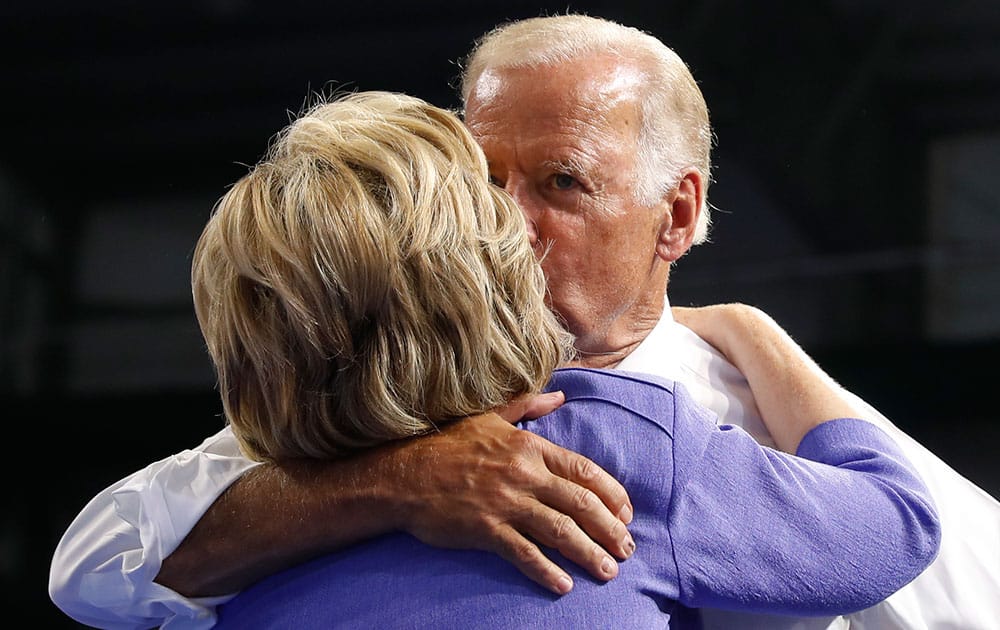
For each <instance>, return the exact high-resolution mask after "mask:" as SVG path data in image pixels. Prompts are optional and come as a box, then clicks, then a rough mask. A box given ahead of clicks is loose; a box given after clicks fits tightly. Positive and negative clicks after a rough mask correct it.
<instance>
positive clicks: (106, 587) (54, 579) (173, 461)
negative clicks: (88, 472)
mask: <svg viewBox="0 0 1000 630" xmlns="http://www.w3.org/2000/svg"><path fill="white" fill-rule="evenodd" d="M256 465H258V464H257V463H256V462H253V461H251V460H249V459H247V458H246V457H244V456H243V455H242V454H241V453H240V450H239V446H238V444H237V442H236V438H235V436H233V434H232V432H231V431H230V430H229V428H228V427H227V428H225V429H223V430H222V431H220V432H219V433H217V434H215V435H213V436H211V437H209V438H208V439H206V440H205V441H204V442H202V443H201V444H200V445H199V446H198V447H197V448H195V449H191V450H186V451H183V452H181V453H178V454H176V455H172V456H170V457H167V458H165V459H162V460H160V461H158V462H155V463H153V464H150V465H149V466H147V467H146V468H144V469H142V470H140V471H138V472H136V473H134V474H132V475H130V476H129V477H126V478H124V479H122V480H120V481H118V482H117V483H115V484H113V485H111V486H110V487H108V488H106V489H105V490H103V491H102V492H101V493H100V494H98V495H97V496H96V497H94V498H93V499H91V501H90V502H89V503H88V504H87V505H86V507H84V509H83V511H81V512H80V514H78V515H77V517H76V518H75V519H74V520H73V522H72V523H71V524H70V526H69V528H68V529H67V530H66V532H65V533H64V534H63V536H62V538H61V539H60V541H59V544H58V546H57V547H56V550H55V553H54V555H53V559H52V565H51V568H50V572H49V596H50V597H51V598H52V601H53V602H54V603H55V604H56V606H58V607H59V608H60V609H61V610H62V611H63V612H64V613H66V614H67V615H69V616H70V617H72V618H73V619H75V620H77V621H79V622H81V623H84V624H88V625H92V626H97V627H101V628H150V627H156V626H161V627H162V628H165V629H169V628H176V627H184V628H209V627H211V626H212V625H213V624H214V623H215V606H217V605H219V604H221V603H223V602H225V601H227V600H228V599H230V598H231V597H232V595H228V596H223V597H212V598H198V599H188V598H185V597H183V596H181V595H180V594H178V593H176V592H174V591H172V590H170V589H168V588H166V587H164V586H161V585H159V584H157V583H156V582H154V581H153V580H154V579H155V578H156V574H157V573H159V571H160V565H161V563H162V562H163V559H164V558H165V557H167V556H168V555H170V553H172V552H173V550H174V549H176V548H177V546H178V545H179V544H180V543H181V541H182V540H183V539H184V537H185V536H186V535H187V534H188V532H190V531H191V529H193V528H194V526H195V524H196V523H197V522H198V520H199V519H200V518H201V516H202V515H203V514H204V513H205V511H206V510H207V509H208V507H209V506H210V505H211V504H212V503H213V502H214V501H215V499H216V498H217V497H218V496H219V495H220V494H221V493H222V492H223V490H225V489H226V488H228V487H229V485H230V484H232V483H233V482H234V481H235V480H236V479H237V478H239V477H240V476H241V475H242V474H243V473H245V472H246V471H247V470H249V469H250V468H253V467H254V466H256Z"/></svg>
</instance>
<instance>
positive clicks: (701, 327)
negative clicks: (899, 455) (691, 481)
mask: <svg viewBox="0 0 1000 630" xmlns="http://www.w3.org/2000/svg"><path fill="white" fill-rule="evenodd" d="M695 310H697V311H699V314H698V317H695V318H691V319H689V318H688V317H686V316H685V315H682V317H683V323H685V324H686V325H689V326H690V327H691V328H692V329H693V330H695V332H696V333H698V334H699V335H700V336H701V337H703V338H704V339H705V340H706V341H708V342H709V343H711V344H712V345H713V346H715V347H716V348H718V349H719V351H721V352H722V353H723V354H725V355H726V356H727V358H728V359H729V360H730V361H731V362H732V363H733V364H734V365H735V366H736V367H737V368H738V369H739V370H740V371H741V372H742V373H743V374H744V376H745V377H746V378H747V381H748V383H749V384H750V388H751V390H752V391H753V395H754V399H755V400H756V403H757V407H758V409H759V410H760V413H761V416H762V418H763V420H764V423H765V424H766V425H767V429H768V431H769V432H770V433H771V435H772V436H773V437H774V440H775V443H776V444H777V445H778V447H779V448H780V449H781V450H783V451H786V452H789V453H794V452H795V450H796V449H797V448H798V445H799V442H801V440H802V437H803V436H804V435H805V434H806V433H808V432H809V431H810V430H811V429H813V428H814V427H816V426H817V425H819V424H820V423H822V422H825V421H827V420H832V419H835V418H845V417H863V416H864V411H863V410H862V409H860V408H859V407H858V406H856V405H854V404H852V402H851V399H850V398H849V397H847V396H845V395H844V392H843V390H842V388H841V387H840V386H839V385H838V384H837V383H836V382H835V381H834V380H833V379H832V378H830V376H829V375H828V374H826V373H825V372H824V371H823V370H822V369H821V368H820V367H819V366H818V365H817V364H816V362H815V361H813V360H812V359H811V358H810V357H809V355H808V354H806V352H805V351H804V350H803V349H802V348H801V347H799V345H798V344H797V343H795V341H794V340H793V339H792V338H791V337H790V336H789V335H788V333H787V332H785V331H784V330H783V329H782V328H781V327H780V326H778V325H777V324H776V323H775V322H774V320H773V319H771V318H770V317H769V316H768V315H766V314H765V313H763V312H762V311H760V310H758V309H756V308H753V307H749V306H745V305H742V304H726V305H719V306H712V307H706V308H704V309H695ZM722 421H723V422H725V418H722Z"/></svg>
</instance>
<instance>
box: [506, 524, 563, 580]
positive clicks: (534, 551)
mask: <svg viewBox="0 0 1000 630" xmlns="http://www.w3.org/2000/svg"><path fill="white" fill-rule="evenodd" d="M496 534H497V535H496V538H495V543H496V547H495V548H494V549H493V551H494V552H495V553H496V554H497V555H499V556H500V557H501V558H503V559H505V560H507V561H508V562H510V563H511V564H513V565H514V566H515V567H516V568H517V569H518V570H519V571H520V572H521V573H523V574H524V575H525V576H526V577H528V579H530V580H532V581H533V582H535V583H537V584H539V585H541V586H542V587H543V588H546V589H548V590H550V591H552V592H553V593H555V594H556V595H565V594H566V593H568V592H570V591H571V590H572V589H573V578H571V577H570V575H569V574H568V573H566V572H565V571H563V570H562V569H561V568H560V567H559V565H557V564H556V563H555V562H552V560H549V558H548V557H547V556H546V555H545V554H544V553H542V550H541V549H539V548H538V545H537V544H535V543H534V542H532V541H530V540H528V539H527V538H525V537H524V536H522V535H521V534H520V533H518V531H517V530H515V529H513V528H511V527H506V526H505V527H503V528H502V529H501V530H500V531H499V532H496Z"/></svg>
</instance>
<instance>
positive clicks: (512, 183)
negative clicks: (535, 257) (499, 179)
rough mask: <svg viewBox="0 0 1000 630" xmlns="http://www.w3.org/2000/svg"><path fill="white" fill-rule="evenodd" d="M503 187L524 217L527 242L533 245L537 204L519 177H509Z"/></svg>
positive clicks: (535, 239)
mask: <svg viewBox="0 0 1000 630" xmlns="http://www.w3.org/2000/svg"><path fill="white" fill-rule="evenodd" d="M505 188H506V190H507V192H508V193H510V196H511V197H513V198H514V201H516V202H517V207H518V208H520V210H521V216H523V217H524V225H525V227H526V228H527V231H528V242H529V243H531V246H532V247H534V246H535V244H536V243H538V224H537V223H536V219H537V217H538V212H539V211H538V204H537V202H536V201H535V200H534V199H532V196H531V194H530V191H529V190H528V187H527V186H526V185H525V182H524V181H523V180H520V179H519V178H516V177H509V178H508V179H507V185H506V186H505Z"/></svg>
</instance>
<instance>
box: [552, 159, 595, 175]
mask: <svg viewBox="0 0 1000 630" xmlns="http://www.w3.org/2000/svg"><path fill="white" fill-rule="evenodd" d="M542 166H543V167H545V168H548V169H552V170H554V171H560V172H562V173H567V174H571V175H578V176H586V175H587V173H589V171H590V169H589V168H588V165H587V164H586V163H585V162H584V161H583V160H581V159H580V158H578V157H569V158H563V159H558V160H545V161H544V162H542Z"/></svg>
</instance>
